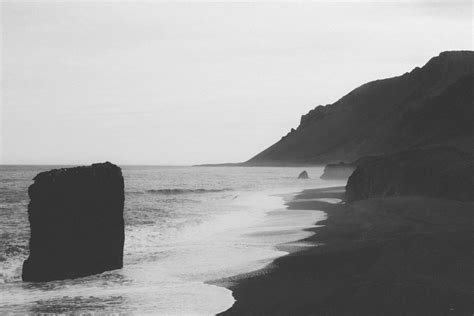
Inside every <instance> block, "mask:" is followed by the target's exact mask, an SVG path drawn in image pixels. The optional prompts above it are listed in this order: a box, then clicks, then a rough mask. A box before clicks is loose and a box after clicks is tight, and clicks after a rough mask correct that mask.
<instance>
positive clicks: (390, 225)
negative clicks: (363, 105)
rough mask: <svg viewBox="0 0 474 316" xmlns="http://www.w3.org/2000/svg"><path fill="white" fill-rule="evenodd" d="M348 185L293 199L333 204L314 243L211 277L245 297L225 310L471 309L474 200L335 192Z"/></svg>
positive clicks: (304, 204)
mask: <svg viewBox="0 0 474 316" xmlns="http://www.w3.org/2000/svg"><path fill="white" fill-rule="evenodd" d="M343 195H344V187H338V188H335V187H331V188H325V189H312V190H305V191H302V192H301V193H299V194H297V195H296V196H295V197H294V199H293V200H292V201H290V202H288V203H287V204H286V205H287V209H288V210H321V211H324V212H325V213H326V214H327V219H325V220H322V221H319V222H317V223H316V224H315V225H318V226H316V227H312V228H309V229H308V230H309V231H311V232H313V234H312V235H311V236H310V237H308V238H305V239H302V240H301V242H304V243H309V244H312V246H311V247H304V248H301V249H297V251H295V252H290V253H289V254H288V255H286V256H283V257H279V258H277V259H275V260H274V261H273V262H272V263H271V264H269V265H268V266H266V267H265V268H263V269H261V270H257V271H254V272H251V273H246V274H243V275H238V276H234V277H231V278H225V279H222V280H217V281H215V282H212V284H216V285H220V286H225V287H227V288H228V289H230V290H231V291H232V295H233V296H234V298H235V299H236V302H235V303H234V305H233V306H232V307H231V308H230V309H228V310H226V311H224V312H222V313H221V314H219V315H242V314H245V315H264V314H271V315H289V314H293V315H308V314H313V315H380V314H383V315H471V314H472V312H473V311H474V300H473V294H472V293H473V291H472V290H473V286H472V282H470V280H469V278H466V275H473V272H474V268H473V267H474V258H473V256H472V253H471V251H470V249H471V246H472V237H473V231H472V227H471V226H472V225H471V223H472V216H471V214H472V209H473V207H474V203H468V202H458V201H453V200H441V199H433V198H426V197H417V196H405V197H393V198H385V199H368V200H363V201H358V202H355V203H350V204H346V203H339V204H335V203H334V200H331V199H341V200H342V199H343ZM320 199H323V200H320ZM330 201H331V202H330ZM321 225H324V226H321ZM285 247H288V246H285V244H281V245H279V246H278V247H277V248H278V249H281V250H283V251H287V250H288V249H287V248H285ZM290 247H291V246H290Z"/></svg>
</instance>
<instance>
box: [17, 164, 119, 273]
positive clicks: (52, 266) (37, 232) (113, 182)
mask: <svg viewBox="0 0 474 316" xmlns="http://www.w3.org/2000/svg"><path fill="white" fill-rule="evenodd" d="M33 180H34V183H33V184H32V185H31V186H30V187H29V189H28V194H29V197H30V203H29V205H28V219H29V221H30V228H31V236H30V255H29V257H28V259H27V260H25V262H24V263H23V273H22V278H23V280H24V281H52V280H61V279H69V278H77V277H82V276H87V275H92V274H97V273H101V272H104V271H107V270H114V269H119V268H122V266H123V244H124V239H125V235H124V219H123V207H124V180H123V176H122V171H121V169H120V168H119V167H117V166H116V165H114V164H112V163H110V162H105V163H98V164H93V165H91V166H85V167H75V168H65V169H55V170H51V171H47V172H41V173H39V174H38V175H37V176H36V177H35V178H34V179H33Z"/></svg>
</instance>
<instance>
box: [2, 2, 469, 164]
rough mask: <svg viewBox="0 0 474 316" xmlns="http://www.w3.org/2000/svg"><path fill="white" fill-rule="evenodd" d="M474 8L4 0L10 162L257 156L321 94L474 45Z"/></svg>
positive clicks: (328, 98)
mask: <svg viewBox="0 0 474 316" xmlns="http://www.w3.org/2000/svg"><path fill="white" fill-rule="evenodd" d="M472 19H473V8H472V2H471V1H462V2H456V1H451V0H445V1H437V2H429V1H421V0H419V1H415V0H413V1H400V2H393V1H392V2H386V1H379V2H364V1H355V0H352V1H346V2H334V1H332V2H325V1H317V2H280V3H274V2H269V1H266V2H259V3H254V2H234V3H218V2H213V3H211V2H207V3H205V2H198V1H192V2H161V1H159V2H151V1H143V2H123V1H95V2H92V1H77V2H72V1H49V2H45V1H33V2H25V1H18V0H17V1H3V2H2V3H1V39H0V44H1V47H0V53H1V68H0V73H1V103H0V124H1V128H0V131H1V133H0V163H3V164H90V163H93V162H100V161H106V160H108V161H111V162H114V163H117V164H122V165H126V164H147V165H190V164H200V163H220V162H241V161H245V160H247V159H249V158H251V157H252V156H253V155H255V154H257V153H258V152H260V151H262V150H263V149H265V148H266V147H268V146H270V145H271V144H273V143H274V142H276V141H278V140H279V139H280V138H281V136H283V135H285V134H286V133H287V132H288V131H289V130H290V129H291V128H296V127H297V126H298V124H299V120H300V117H301V115H303V114H305V113H307V112H308V111H309V110H310V109H312V108H314V107H315V106H317V105H320V104H329V103H333V102H335V101H337V100H338V99H339V98H340V97H342V96H343V95H345V94H347V93H348V92H350V91H351V90H352V89H354V88H356V87H358V86H360V85H361V84H363V83H365V82H368V81H371V80H375V79H381V78H386V77H392V76H396V75H401V74H403V73H405V72H407V71H410V70H411V69H413V68H414V67H416V66H422V65H423V64H425V63H426V62H427V61H428V60H429V59H430V58H431V57H434V56H436V55H438V54H439V53H440V52H442V51H445V50H466V49H467V50H472V49H473V42H472V38H473V25H472ZM329 136H330V135H328V137H329Z"/></svg>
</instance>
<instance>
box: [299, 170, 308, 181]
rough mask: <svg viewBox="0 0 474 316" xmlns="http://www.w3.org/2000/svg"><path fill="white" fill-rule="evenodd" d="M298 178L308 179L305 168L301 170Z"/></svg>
mask: <svg viewBox="0 0 474 316" xmlns="http://www.w3.org/2000/svg"><path fill="white" fill-rule="evenodd" d="M298 179H309V176H308V173H307V172H306V170H304V171H302V172H301V173H300V175H299V176H298Z"/></svg>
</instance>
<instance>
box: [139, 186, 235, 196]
mask: <svg viewBox="0 0 474 316" xmlns="http://www.w3.org/2000/svg"><path fill="white" fill-rule="evenodd" d="M225 191H232V189H229V188H224V189H178V188H176V189H156V190H147V191H146V192H147V193H152V194H162V195H177V194H202V193H217V192H225Z"/></svg>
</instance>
